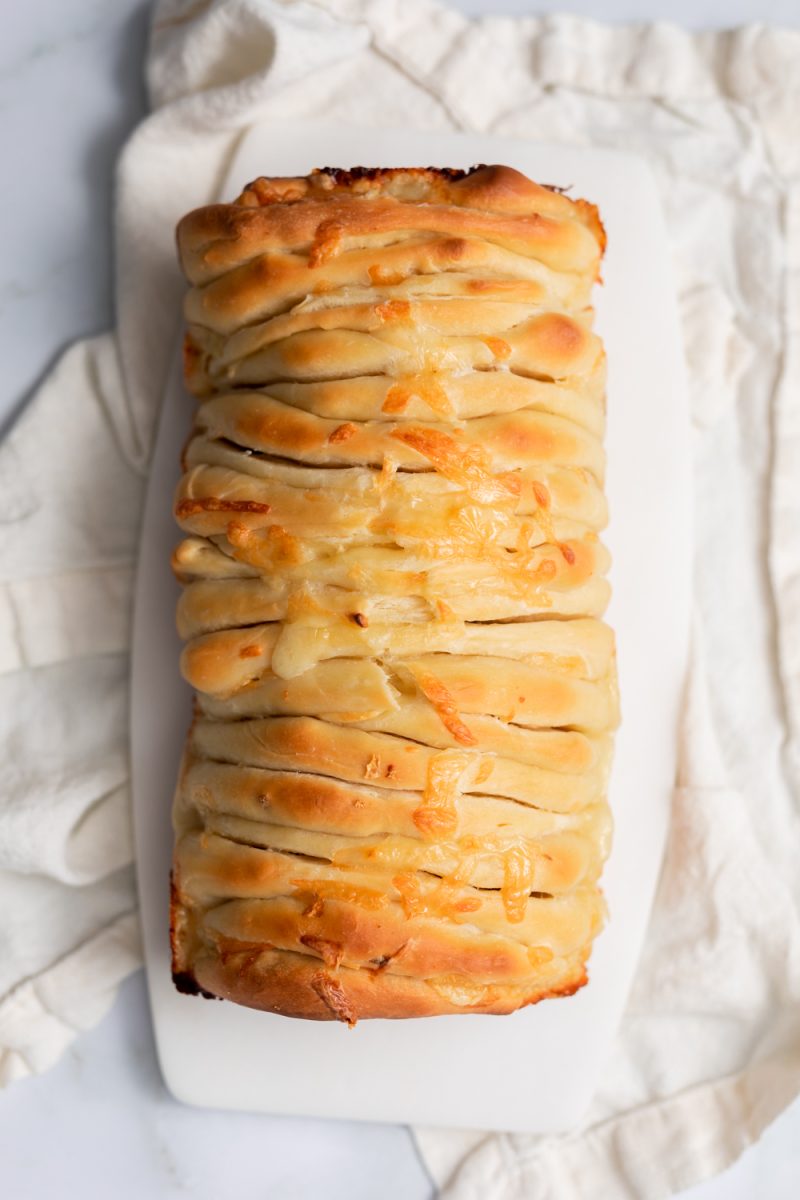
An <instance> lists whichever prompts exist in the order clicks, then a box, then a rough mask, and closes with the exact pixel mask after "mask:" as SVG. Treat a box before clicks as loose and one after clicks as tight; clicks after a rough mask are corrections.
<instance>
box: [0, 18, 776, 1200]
mask: <svg viewBox="0 0 800 1200" xmlns="http://www.w3.org/2000/svg"><path fill="white" fill-rule="evenodd" d="M459 7H461V8H462V9H463V10H464V11H466V12H469V13H481V12H488V11H490V10H491V11H494V12H499V11H505V12H509V13H523V12H525V13H534V12H545V11H547V12H549V11H554V10H557V9H560V8H567V9H569V10H570V11H572V12H580V13H585V14H588V15H591V16H594V17H602V18H603V19H607V20H626V19H636V20H647V19H658V18H666V17H669V19H671V20H674V21H680V22H682V23H684V24H686V25H689V26H692V27H695V28H703V27H707V26H709V27H710V26H722V25H734V24H739V23H742V22H746V21H755V20H757V21H762V22H765V21H766V22H773V23H775V24H790V25H796V26H798V25H800V5H798V3H797V0H605V2H604V3H602V4H600V3H596V2H593V0H571V2H569V3H566V4H565V3H558V2H555V0H552V2H551V0H498V2H497V3H494V4H492V0H460V4H459ZM148 8H149V5H148V4H147V3H144V2H143V0H114V2H113V3H108V0H38V2H37V3H36V4H27V5H18V6H16V8H15V13H14V22H13V24H12V23H11V22H8V21H7V22H5V24H4V29H3V39H2V43H1V44H0V161H2V162H3V163H5V164H6V167H7V169H6V172H5V178H4V183H3V188H2V197H1V198H0V205H2V217H3V228H4V229H5V230H6V231H7V239H6V245H5V249H4V255H3V257H2V260H0V315H1V316H2V321H3V334H4V336H3V352H4V368H5V369H4V384H5V386H4V388H3V390H2V393H0V427H5V426H6V425H7V424H8V422H9V421H10V420H12V419H13V415H14V414H15V413H16V412H17V411H18V410H19V408H20V407H21V406H22V405H23V404H24V402H25V400H26V399H27V398H28V396H29V395H30V394H31V392H32V391H33V390H34V388H35V386H36V384H37V382H38V380H39V379H40V378H41V377H42V376H43V375H44V374H45V373H46V371H47V370H48V368H49V366H50V365H51V363H52V362H53V360H54V358H55V357H56V356H57V354H58V352H59V351H60V349H61V348H63V347H64V346H65V345H66V344H68V343H69V342H70V341H71V340H72V339H74V338H76V337H79V336H82V335H85V334H88V333H94V332H97V331H99V330H102V329H105V328H107V327H108V326H110V325H111V324H112V323H113V319H114V314H113V306H112V292H111V278H112V270H113V261H112V239H111V205H112V185H113V167H114V162H115V159H116V156H117V154H118V151H119V148H120V146H121V145H122V143H123V141H124V140H125V138H126V136H127V134H128V133H129V131H130V130H131V129H132V128H133V127H134V125H135V124H136V123H137V122H138V121H139V120H140V119H141V117H142V116H143V115H144V112H145V94H144V87H143V84H142V79H141V64H142V58H143V54H144V48H145V42H146V36H147V20H148ZM9 231H10V232H9ZM0 1128H2V1130H3V1137H2V1145H3V1159H2V1163H3V1165H2V1172H1V1179H2V1183H1V1184H0V1186H1V1187H2V1193H3V1195H4V1196H7V1197H8V1198H9V1200H44V1197H56V1198H60V1197H66V1196H72V1195H80V1196H81V1197H82V1200H107V1197H109V1196H111V1195H113V1196H114V1197H115V1200H144V1198H148V1200H173V1198H175V1200H178V1198H179V1197H183V1196H191V1197H194V1198H196V1200H229V1198H230V1200H232V1198H233V1197H236V1198H237V1200H238V1198H239V1197H247V1198H249V1197H259V1198H260V1197H264V1198H267V1200H311V1198H312V1197H316V1196H319V1195H323V1194H324V1195H325V1196H326V1200H375V1198H376V1197H380V1198H381V1200H425V1198H427V1197H430V1196H431V1195H432V1194H433V1188H432V1185H431V1182H430V1180H429V1179H428V1178H427V1176H426V1174H425V1171H424V1169H423V1167H422V1166H421V1165H420V1163H419V1161H418V1159H417V1157H416V1154H415V1152H414V1148H413V1143H412V1140H411V1137H410V1135H409V1133H408V1131H407V1130H405V1129H403V1128H400V1127H394V1126H379V1125H357V1124H355V1123H349V1122H336V1121H317V1120H296V1119H288V1118H280V1117H272V1118H268V1117H263V1116H253V1115H243V1114H232V1113H215V1112H205V1111H199V1110H195V1109H190V1108H186V1107H184V1106H182V1105H180V1104H178V1103H177V1102H175V1101H174V1100H173V1099H172V1098H171V1097H170V1096H169V1095H168V1093H167V1092H166V1090H165V1088H164V1085H163V1083H162V1081H161V1078H160V1074H159V1070H158V1066H157V1063H156V1058H155V1052H154V1048H153V1039H152V1031H151V1028H150V1018H149V1013H148V1008H147V999H146V994H145V988H144V981H143V977H142V973H141V972H138V973H137V974H136V975H135V976H134V977H133V978H131V979H129V980H128V981H127V982H126V983H125V984H124V985H123V987H122V989H121V991H120V994H119V997H118V999H117V1002H116V1004H115V1006H114V1007H113V1009H112V1010H111V1012H110V1013H109V1014H108V1016H107V1017H106V1018H105V1020H104V1021H103V1022H102V1023H101V1024H100V1025H99V1026H98V1027H97V1028H96V1029H95V1030H93V1031H92V1032H90V1033H88V1034H84V1035H83V1036H81V1037H80V1038H78V1040H77V1041H76V1042H75V1043H74V1045H73V1046H72V1048H71V1049H70V1050H69V1051H68V1052H67V1054H66V1055H65V1056H64V1058H63V1059H62V1060H61V1062H60V1063H59V1064H58V1065H57V1066H56V1067H55V1068H54V1069H53V1070H52V1071H50V1072H49V1073H48V1074H47V1075H45V1076H42V1077H39V1078H36V1079H30V1080H26V1081H24V1082H22V1083H19V1084H16V1085H14V1086H12V1087H11V1088H10V1089H9V1090H8V1091H6V1092H4V1093H0ZM798 1194H800V1102H798V1103H796V1104H795V1105H794V1106H793V1108H791V1109H790V1110H789V1111H788V1112H787V1113H785V1114H784V1116H783V1117H782V1118H781V1119H780V1120H778V1121H777V1122H776V1123H775V1125H774V1126H773V1127H772V1128H771V1129H770V1130H768V1132H767V1133H766V1134H765V1135H764V1137H763V1138H762V1139H761V1141H760V1142H759V1144H758V1145H757V1146H755V1147H753V1148H752V1149H751V1150H749V1151H748V1152H747V1153H745V1155H744V1156H743V1157H742V1158H741V1160H740V1161H739V1162H738V1163H737V1164H736V1165H735V1166H734V1167H733V1168H732V1169H731V1170H729V1171H728V1172H726V1173H725V1174H724V1175H722V1176H719V1177H718V1178H717V1179H714V1180H712V1181H709V1182H708V1183H706V1184H703V1185H701V1186H699V1187H696V1188H693V1189H691V1190H690V1191H688V1192H686V1193H684V1196H685V1200H754V1198H758V1200H795V1197H796V1196H797V1195H798ZM531 1200H533V1198H531ZM587 1200H595V1198H594V1197H587Z"/></svg>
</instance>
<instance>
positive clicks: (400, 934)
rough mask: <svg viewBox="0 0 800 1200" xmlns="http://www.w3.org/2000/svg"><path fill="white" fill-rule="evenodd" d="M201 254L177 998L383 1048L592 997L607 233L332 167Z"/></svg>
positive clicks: (199, 238) (471, 193) (532, 188)
mask: <svg viewBox="0 0 800 1200" xmlns="http://www.w3.org/2000/svg"><path fill="white" fill-rule="evenodd" d="M178 243H179V249H180V258H181V263H182V266H183V269H184V272H185V274H186V276H187V277H188V280H189V282H190V284H191V290H190V291H189V294H188V297H187V301H186V317H187V322H188V332H187V337H186V380H187V384H188V387H189V389H190V390H191V391H192V392H193V393H194V395H195V396H196V397H197V400H198V407H197V415H196V418H195V423H194V429H193V431H192V434H191V438H190V440H189V442H188V444H187V446H186V449H185V452H184V461H183V467H184V475H183V478H182V479H181V482H180V485H179V487H178V492H177V497H176V501H175V514H176V517H177V520H178V523H179V524H180V526H181V529H182V530H183V531H184V533H185V540H184V541H183V542H181V544H180V545H179V546H178V548H177V550H176V552H175V556H174V566H175V570H176V573H177V575H178V578H179V580H180V581H181V583H182V584H184V585H185V586H184V591H183V595H182V598H181V601H180V606H179V613H178V621H179V627H180V632H181V635H182V636H183V637H184V638H185V639H186V646H185V649H184V652H183V659H182V669H183V673H184V675H185V677H186V679H187V680H188V681H189V683H190V684H191V685H192V687H193V688H194V689H195V690H196V710H195V718H194V722H193V725H192V728H191V732H190V734H189V737H188V743H187V747H186V753H185V758H184V762H183V765H182V769H181V775H180V780H179V784H178V790H177V798H176V801H175V808H174V824H175V831H176V847H175V856H174V871H173V910H172V942H173V973H174V978H175V981H176V984H177V986H178V987H179V988H180V989H181V990H183V991H191V992H199V993H202V994H204V995H210V996H219V997H226V998H228V999H230V1000H233V1001H235V1002H237V1003H239V1004H245V1005H249V1006H251V1007H253V1008H260V1009H266V1010H269V1011H271V1012H276V1013H283V1014H286V1015H287V1016H295V1017H308V1018H312V1019H318V1020H330V1019H334V1018H335V1019H338V1020H341V1021H345V1022H347V1023H348V1024H353V1023H354V1022H355V1021H356V1020H357V1019H359V1018H365V1017H420V1016H432V1015H436V1014H441V1013H464V1012H473V1013H474V1012H483V1013H508V1012H512V1011H513V1010H515V1009H517V1008H520V1007H521V1006H522V1005H526V1004H532V1003H534V1002H535V1001H537V1000H541V999H543V998H545V997H548V996H559V995H569V994H571V993H572V992H574V991H576V989H577V988H579V987H581V985H582V984H584V983H585V982H586V962H587V958H588V956H589V953H590V949H591V945H592V940H593V938H594V936H595V934H596V933H597V932H598V930H599V929H600V927H601V925H602V923H603V919H604V908H603V899H602V894H601V892H600V890H599V887H598V877H599V874H600V871H601V868H602V864H603V860H604V858H605V856H606V853H607V850H608V845H609V839H610V819H609V811H608V806H607V803H606V788H607V779H608V772H609V763H610V757H611V742H612V738H611V731H612V730H613V729H614V727H615V725H616V723H617V695H616V686H615V659H614V639H613V635H612V633H611V630H610V629H609V628H608V627H607V626H606V625H605V624H603V622H602V620H601V617H602V614H603V612H604V610H605V607H606V603H607V600H608V594H609V589H608V584H607V582H606V579H605V575H606V570H607V567H608V554H607V551H606V550H605V549H604V547H603V545H602V544H601V542H600V540H599V537H598V534H599V531H600V530H601V529H602V528H603V526H604V524H605V521H606V504H605V499H604V495H603V470H604V453H603V447H602V438H603V426H604V411H605V401H604V395H605V364H604V354H603V347H602V344H601V342H600V341H599V339H598V338H597V336H596V335H595V334H594V333H593V332H592V329H591V325H592V309H591V307H590V305H591V291H592V286H593V284H594V282H595V280H596V279H597V277H598V271H599V264H600V260H601V257H602V252H603V245H604V235H603V228H602V225H601V223H600V220H599V218H598V215H597V212H596V210H595V208H594V207H593V206H592V205H591V204H587V203H586V202H584V201H582V200H575V201H573V200H570V199H568V198H567V197H566V196H564V195H561V194H559V193H558V192H557V191H555V190H553V189H548V188H545V187H540V186H538V185H537V184H534V183H532V182H531V181H530V180H528V179H526V178H525V177H524V176H523V175H521V174H519V173H518V172H516V171H513V170H511V169H509V168H507V167H477V168H474V169H473V170H471V171H455V170H437V169H409V170H367V169H364V168H359V169H355V170H352V171H342V170H334V169H328V168H326V169H323V170H321V171H316V172H314V173H313V174H311V175H310V176H308V177H307V178H304V179H258V180H256V182H255V183H252V184H251V185H250V186H249V187H247V188H246V190H245V191H244V192H243V193H242V195H241V196H240V197H239V199H238V200H236V201H235V202H234V203H233V204H216V205H212V206H210V207H207V208H202V209H199V210H197V211H196V212H192V213H190V214H189V215H188V216H187V217H185V218H184V219H183V220H182V221H181V223H180V225H179V227H178Z"/></svg>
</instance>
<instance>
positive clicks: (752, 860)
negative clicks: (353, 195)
mask: <svg viewBox="0 0 800 1200" xmlns="http://www.w3.org/2000/svg"><path fill="white" fill-rule="evenodd" d="M148 78H149V85H150V92H151V98H152V104H153V110H154V111H153V114H152V115H151V116H150V117H149V119H148V120H146V121H145V122H144V123H143V124H142V125H141V126H140V127H139V129H138V130H137V131H136V132H135V134H134V135H133V137H132V138H131V140H130V141H129V143H128V145H127V147H126V148H125V151H124V153H123V155H122V157H121V160H120V164H119V172H118V179H117V185H118V197H117V259H116V269H117V279H116V311H117V316H118V327H117V329H116V331H115V332H114V333H113V334H108V335H105V336H103V337H100V338H93V339H91V340H89V341H86V342H83V343H81V344H79V345H77V346H75V347H73V348H72V349H71V350H69V351H68V352H67V353H66V354H65V355H64V357H63V358H62V360H61V362H60V363H59V365H58V366H57V367H56V369H55V370H54V372H53V373H52V374H51V376H50V377H49V379H48V380H47V381H46V382H45V383H44V385H43V386H42V388H41V390H40V391H39V393H38V395H37V396H36V397H35V399H34V400H33V402H32V403H31V404H30V406H29V407H28V408H27V410H26V411H25V412H24V413H23V415H22V417H21V419H20V420H19V421H18V422H17V423H16V425H15V427H14V428H13V430H12V431H11V433H10V435H9V436H8V437H7V438H6V440H5V442H4V443H3V445H2V447H0V497H2V507H3V519H2V524H1V525H0V671H2V674H1V675H0V713H1V714H2V722H3V727H4V733H5V738H4V747H5V753H4V756H3V762H2V766H0V781H1V786H0V911H2V913H3V922H2V926H0V1082H8V1081H9V1080H12V1079H14V1078H17V1077H19V1076H22V1075H24V1074H26V1073H29V1072H34V1071H41V1070H44V1069H45V1068H46V1067H47V1066H49V1065H50V1064H51V1063H52V1062H53V1061H55V1059H56V1058H57V1057H58V1055H59V1054H60V1053H61V1051H62V1050H63V1048H64V1046H65V1045H66V1044H67V1043H68V1041H69V1040H70V1038H72V1037H73V1036H74V1035H75V1033H76V1031H77V1030H79V1029H82V1028H86V1027H88V1026H90V1025H91V1024H93V1023H94V1022H95V1021H96V1020H98V1019H99V1017H100V1015H101V1014H102V1012H103V1011H105V1009H106V1008H107V1006H108V1005H109V1004H110V1002H111V1000H112V999H113V995H114V991H115V987H116V984H117V983H118V981H119V980H120V979H121V978H123V977H124V976H125V974H127V973H128V972H129V971H130V970H132V969H133V968H134V967H135V966H136V965H137V963H138V962H139V951H138V946H137V928H136V916H135V895H134V889H133V883H132V875H131V869H130V860H131V837H130V828H129V820H130V818H129V812H128V785H127V778H128V762H127V728H126V720H127V717H126V711H127V696H126V673H127V646H128V636H129V627H130V596H131V582H132V577H133V571H134V568H135V558H136V541H137V532H138V520H139V510H140V506H141V501H142V495H143V488H144V484H145V478H146V471H147V463H148V456H149V453H150V450H151V446H152V441H153V435H154V429H155V421H156V416H157V412H158V406H159V402H160V398H161V395H162V391H163V386H164V381H165V376H166V371H167V364H168V360H169V356H170V353H171V350H172V347H173V344H174V338H175V336H176V332H177V328H178V324H179V308H180V300H181V293H182V283H181V281H180V279H179V276H178V272H177V270H176V266H175V263H174V249H173V227H174V224H175V222H176V220H177V218H178V217H179V216H180V215H181V214H182V213H183V212H185V211H186V210H187V209H189V208H191V207H193V206H195V205H197V204H200V203H205V202H207V201H209V200H212V199H214V198H215V197H216V194H217V190H218V188H219V185H220V179H221V177H222V174H223V172H224V169H225V167H226V164H227V163H228V162H229V160H230V155H231V152H232V150H233V148H234V147H235V145H236V141H237V138H238V137H239V135H240V133H241V131H242V130H243V129H245V128H246V127H247V126H248V125H249V124H251V123H252V122H253V121H255V120H256V119H259V120H261V119H267V120H271V121H274V122H276V123H278V122H281V121H283V120H286V119H292V118H297V119H303V118H306V119H308V118H315V117H319V118H322V119H324V120H327V121H341V122H347V123H351V124H352V123H354V124H359V123H360V124H364V125H370V126H376V125H378V126H381V125H386V126H392V125H394V126H397V125H401V124H402V125H404V126H408V125H414V126H417V127H419V128H420V129H443V128H462V129H479V130H481V131H491V132H495V133H498V134H505V135H510V136H515V137H526V138H530V139H534V140H544V141H562V142H568V143H572V144H592V145H607V146H618V147H624V148H626V149H629V150H635V151H637V152H639V153H640V154H642V155H643V156H644V157H646V158H647V159H648V160H649V161H650V163H651V165H652V167H653V168H654V170H655V173H656V176H657V179H658V182H659V184H660V187H661V193H662V197H663V202H664V206H665V209H666V214H667V221H668V226H669V233H670V237H671V240H672V248H673V251H674V257H675V262H676V266H677V273H678V279H679V285H680V298H681V305H682V314H683V318H684V330H685V339H686V347H687V353H688V358H689V365H690V381H691V393H692V414H693V422H694V478H695V520H696V528H695V545H694V561H695V567H696V570H695V636H694V651H693V662H692V672H691V682H690V688H689V692H688V696H687V704H686V713H685V721H684V726H683V733H682V737H683V746H682V768H681V778H680V780H679V781H678V784H679V786H678V787H677V788H676V792H675V800H674V814H673V821H672V829H671V837H670V842H669V847H668V853H667V858H666V863H665V867H664V873H663V878H662V880H661V884H660V889H659V893H658V898H657V902H656V907H655V910H654V913H653V917H652V921H651V925H650V930H649V934H648V939H647V945H646V949H645V952H644V956H643V959H642V961H641V964H640V967H639V970H638V975H637V978H636V983H635V986H634V989H633V993H632V995H631V997H630V1001H629V1004H628V1008H627V1011H626V1014H625V1018H624V1021H623V1024H622V1027H621V1029H620V1031H619V1035H618V1037H617V1040H616V1043H615V1044H614V1046H613V1047H612V1049H611V1052H610V1054H609V1058H608V1063H607V1066H606V1069H605V1072H604V1076H603V1083H602V1086H601V1088H600V1091H599V1094H598V1095H597V1097H596V1099H595V1101H594V1104H593V1106H592V1109H591V1112H590V1113H589V1114H588V1115H587V1118H586V1121H585V1123H584V1125H583V1126H582V1127H581V1128H580V1129H578V1130H576V1131H574V1132H573V1133H571V1134H570V1135H569V1136H564V1137H547V1138H537V1137H528V1136H517V1135H513V1136H507V1135H477V1134H467V1133H459V1132H453V1131H442V1130H431V1129H425V1130H417V1131H416V1133H417V1139H418V1144H419V1146H420V1149H421V1151H422V1154H423V1156H424V1158H425V1161H426V1162H427V1164H428V1166H429V1167H430V1169H431V1171H432V1173H433V1175H434V1177H435V1179H436V1180H437V1182H438V1183H439V1184H440V1186H441V1187H442V1188H443V1194H444V1195H446V1196H447V1197H448V1198H450V1200H473V1198H474V1200H495V1198H497V1200H500V1198H502V1200H512V1198H518V1200H523V1198H526V1200H527V1198H529V1197H532V1196H535V1197H536V1198H537V1200H546V1198H553V1200H555V1198H558V1200H564V1198H566V1197H570V1198H573V1197H574V1198H575V1200H578V1198H581V1200H585V1197H587V1196H602V1197H603V1198H604V1200H609V1198H611V1200H613V1198H614V1197H636V1200H642V1198H648V1197H656V1196H663V1195H666V1194H668V1193H669V1192H671V1191H674V1190H677V1189H679V1188H682V1187H685V1186H687V1185H689V1184H690V1183H691V1182H693V1181H695V1180H697V1179H699V1178H702V1177H704V1176H706V1175H709V1174H711V1173H713V1172H715V1171H719V1170H721V1169H722V1168H724V1167H725V1166H726V1165H727V1164H728V1163H729V1162H731V1161H732V1160H733V1159H734V1158H735V1157H736V1156H737V1155H738V1154H739V1153H740V1152H741V1151H742V1149H743V1148H744V1147H745V1146H746V1145H747V1144H748V1143H749V1142H751V1141H752V1140H753V1139H754V1138H756V1137H757V1136H758V1135H759V1133H760V1132H761V1130H762V1129H763V1128H764V1126H765V1125H766V1124H767V1123H768V1122H769V1121H770V1120H771V1119H773V1118H774V1117H775V1116H776V1114H777V1113H778V1112H779V1111H780V1110H781V1109H782V1108H783V1107H784V1106H785V1105H787V1104H788V1103H789V1102H790V1101H791V1099H792V1098H793V1097H794V1096H795V1095H796V1094H797V1093H798V1091H800V872H798V870H797V863H798V861H800V828H798V814H797V810H796V808H795V804H794V799H796V797H797V791H798V789H797V783H798V774H799V773H800V772H799V770H798V765H799V756H798V722H799V720H800V138H798V136H797V120H798V117H799V116H800V34H796V33H784V32H776V31H769V30H767V29H764V28H760V27H753V28H749V29H743V30H739V31H736V32H733V33H718V34H695V35H691V34H688V33H685V32H682V31H680V30H679V29H677V28H675V27H673V26H670V25H654V26H642V27H637V28H633V27H627V28H622V27H617V28H610V27H605V26H603V25H600V24H596V23H593V22H590V21H586V20H581V19H576V18H570V17H552V18H543V19H533V18H526V19H511V18H487V19H484V20H481V21H476V22H472V21H470V20H468V19H467V18H465V17H463V16H461V15H458V14H456V13H454V12H452V11H449V10H447V9H445V8H442V7H439V6H438V5H436V4H434V3H431V2H429V0H327V2H320V3H309V2H293V0H283V2H281V0H228V2H214V0H211V2H209V0H206V2H201V3H197V2H196V0H162V2H161V3H160V4H158V5H157V7H156V12H155V16H154V24H153V34H152V43H151V48H150V54H149V61H148ZM313 165H314V164H312V163H309V167H311V166H313ZM342 165H345V166H347V165H351V164H342ZM264 170H265V172H269V170H270V164H269V162H265V163H264ZM565 182H569V181H568V180H567V181H565ZM642 270H643V271H646V270H647V264H646V263H643V264H642ZM641 402H642V403H643V404H646V403H647V402H648V397H647V396H646V395H643V396H642V397H641ZM165 502H166V499H165ZM653 636H654V637H657V636H658V629H657V628H654V630H653ZM635 702H637V703H645V702H646V698H645V697H637V698H635ZM793 797H794V799H793ZM531 1086H532V1087H537V1086H541V1085H540V1083H539V1081H538V1080H537V1077H536V1064H535V1063H532V1064H531Z"/></svg>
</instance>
